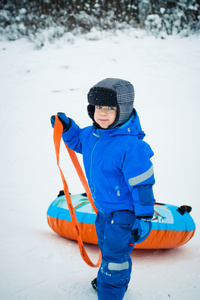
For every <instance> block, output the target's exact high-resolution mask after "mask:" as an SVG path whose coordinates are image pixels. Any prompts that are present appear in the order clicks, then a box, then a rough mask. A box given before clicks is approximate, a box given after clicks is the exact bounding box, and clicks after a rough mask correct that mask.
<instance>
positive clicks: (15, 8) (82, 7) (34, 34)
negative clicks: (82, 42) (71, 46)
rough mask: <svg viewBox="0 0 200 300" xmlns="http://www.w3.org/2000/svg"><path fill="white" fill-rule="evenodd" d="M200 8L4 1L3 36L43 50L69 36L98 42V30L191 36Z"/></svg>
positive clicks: (121, 0)
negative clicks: (28, 43) (47, 45)
mask: <svg viewBox="0 0 200 300" xmlns="http://www.w3.org/2000/svg"><path fill="white" fill-rule="evenodd" d="M199 8H200V0H187V1H186V0H179V1H174V0H151V1H150V0H141V1H138V0H132V1H129V0H115V1H111V0H107V1H104V0H90V1H87V2H85V1H82V0H73V1H68V0H32V1H28V0H18V1H16V0H14V1H9V0H4V1H3V2H2V3H0V35H1V36H4V37H5V38H7V39H9V40H15V39H18V38H20V37H22V36H26V37H28V38H29V39H30V40H32V41H35V43H36V44H37V45H39V44H40V45H41V46H42V45H43V44H44V43H45V42H46V41H48V42H53V41H54V40H55V39H58V38H60V37H63V36H64V35H65V34H66V33H67V32H68V33H69V32H71V33H72V34H73V35H77V34H79V35H83V34H84V35H87V36H89V33H90V32H91V35H90V36H93V38H94V32H95V30H96V33H97V31H98V32H102V31H103V30H108V31H112V30H113V31H114V32H115V31H116V30H118V29H119V30H126V29H128V28H140V29H145V30H146V31H147V32H148V34H152V35H155V36H156V37H159V36H161V37H162V36H163V34H166V35H172V34H180V35H181V36H188V35H191V34H196V33H199V31H200V11H199ZM94 28H95V30H94ZM40 35H41V37H39V36H40ZM95 35H96V37H95V38H97V37H98V36H100V35H99V34H95ZM39 41H40V42H39Z"/></svg>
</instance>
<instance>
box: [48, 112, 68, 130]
mask: <svg viewBox="0 0 200 300" xmlns="http://www.w3.org/2000/svg"><path fill="white" fill-rule="evenodd" d="M57 115H58V118H59V120H60V121H61V122H62V124H63V132H65V131H67V130H69V128H70V127H71V121H70V119H69V118H68V117H67V116H66V115H65V114H64V113H62V112H59V113H57ZM54 124H55V116H51V125H52V127H53V128H54Z"/></svg>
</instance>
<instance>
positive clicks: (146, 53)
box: [0, 33, 200, 300]
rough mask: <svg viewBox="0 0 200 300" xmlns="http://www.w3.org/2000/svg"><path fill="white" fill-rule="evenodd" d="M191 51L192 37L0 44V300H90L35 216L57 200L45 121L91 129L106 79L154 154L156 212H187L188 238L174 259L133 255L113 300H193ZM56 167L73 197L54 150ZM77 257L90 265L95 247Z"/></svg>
mask: <svg viewBox="0 0 200 300" xmlns="http://www.w3.org/2000/svg"><path fill="white" fill-rule="evenodd" d="M67 39H68V41H69V42H67ZM70 41H71V42H70ZM199 46H200V38H199V37H192V38H191V37H190V38H184V39H180V38H178V37H171V38H168V39H155V38H153V37H144V38H143V37H141V38H135V37H133V36H132V35H131V33H130V34H128V33H126V34H123V33H121V34H120V33H118V34H116V35H113V36H111V35H110V36H107V37H106V36H104V38H103V39H101V40H96V41H95V40H90V39H88V40H86V39H83V38H81V37H76V38H74V39H73V38H71V40H69V38H62V39H61V40H59V41H57V42H56V43H54V44H46V45H45V46H44V47H43V48H42V49H40V50H37V49H35V48H34V45H33V44H32V43H30V42H27V41H26V40H25V39H21V40H17V41H15V42H8V41H1V42H0V95H1V98H0V107H1V117H0V132H1V181H0V188H1V210H0V222H1V237H0V240H1V244H0V258H1V264H0V266H1V268H0V270H1V271H0V281H1V288H0V298H1V299H3V300H38V299H40V300H43V299H44V300H46V299H48V300H54V299H74V300H76V299H83V300H89V299H97V296H96V294H95V292H94V291H93V290H92V288H91V286H90V281H91V280H92V279H93V278H94V277H95V276H96V272H97V269H92V268H90V267H89V266H87V265H86V264H85V263H84V262H83V260H82V258H81V256H80V254H79V249H78V245H77V243H76V242H73V241H69V240H67V239H64V238H62V237H60V236H58V235H56V234H55V233H54V232H53V231H52V230H51V229H50V228H49V226H48V224H47V221H46V211H47V209H48V207H49V205H50V203H51V202H52V201H53V200H54V199H55V198H56V196H57V194H58V192H59V190H61V189H62V183H61V179H60V175H59V171H58V168H57V166H56V160H55V154H54V148H53V140H52V128H51V125H50V116H51V115H52V114H55V113H57V112H59V111H64V112H65V113H66V114H67V115H68V116H70V117H72V118H73V119H75V120H76V122H77V123H78V124H79V125H80V126H81V127H83V126H87V125H89V124H91V120H90V119H89V117H88V116H87V112H86V106H87V98H86V95H87V92H88V90H89V89H90V87H91V86H92V85H94V84H95V83H96V82H98V81H99V80H101V79H104V78H106V77H118V78H122V79H127V80H129V81H131V82H132V83H133V84H134V86H135V90H136V99H135V107H136V109H137V111H138V113H139V116H140V119H141V123H142V127H143V129H144V131H145V132H146V134H147V137H146V139H145V140H146V141H147V142H148V143H150V145H151V147H152V148H153V150H154V152H155V156H154V158H153V163H154V168H155V174H156V185H155V188H154V192H155V197H156V200H157V201H158V202H163V203H169V204H174V205H182V204H188V205H190V206H192V208H193V210H192V212H191V215H192V217H193V218H194V220H195V222H196V226H197V230H196V233H195V236H194V237H193V238H192V240H191V241H189V243H187V244H186V245H184V246H182V247H179V248H176V249H171V250H134V251H133V252H132V260H133V273H132V279H131V282H130V285H129V289H128V291H127V293H126V295H125V298H124V299H125V300H130V299H131V300H132V299H137V300H140V299H142V300H144V299H151V300H157V299H159V300H165V299H173V300H179V299H182V300H188V299H192V300H196V299H199V293H200V239H199V225H200V221H199V208H200V204H199V168H200V158H199V157H200V156H199V145H200V122H199V114H200V101H199V78H200V47H199ZM61 165H62V168H63V170H64V172H65V175H66V178H67V181H68V184H69V187H70V191H71V193H73V194H77V193H80V192H83V188H82V187H81V184H80V182H79V180H78V178H77V176H76V174H75V171H74V169H73V166H72V164H71V162H70V161H69V158H68V157H67V154H66V153H65V151H64V147H63V148H62V162H61ZM86 248H87V250H88V252H89V255H90V256H91V257H92V259H93V261H95V262H96V261H97V258H98V248H97V246H94V245H86Z"/></svg>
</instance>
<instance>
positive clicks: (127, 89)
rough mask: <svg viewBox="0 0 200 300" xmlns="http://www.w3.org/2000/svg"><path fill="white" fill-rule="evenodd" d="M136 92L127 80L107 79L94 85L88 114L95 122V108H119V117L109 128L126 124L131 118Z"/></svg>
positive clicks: (89, 97) (90, 93)
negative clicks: (98, 106) (96, 106)
mask: <svg viewBox="0 0 200 300" xmlns="http://www.w3.org/2000/svg"><path fill="white" fill-rule="evenodd" d="M134 98H135V92H134V87H133V85H132V84H131V83H130V82H129V81H126V80H122V79H118V78H106V79H104V80H102V81H100V82H98V83H97V84H96V85H94V86H93V87H92V88H91V89H90V91H89V93H88V102H89V105H88V114H89V116H90V118H92V120H93V121H94V107H95V105H100V106H117V116H116V119H115V121H114V123H113V124H111V125H110V126H109V128H115V127H117V126H119V125H121V124H124V123H125V122H126V121H127V120H128V119H129V118H130V116H131V113H132V110H133V103H134Z"/></svg>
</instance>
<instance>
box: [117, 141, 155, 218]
mask: <svg viewBox="0 0 200 300" xmlns="http://www.w3.org/2000/svg"><path fill="white" fill-rule="evenodd" d="M152 156H153V151H152V150H151V148H150V146H149V145H148V144H147V143H145V142H143V141H140V142H139V143H137V144H136V145H134V146H133V147H131V148H129V149H128V151H126V154H125V157H124V162H123V173H124V178H125V181H126V184H127V185H128V188H129V190H130V192H131V194H132V197H133V204H134V209H135V215H136V216H138V217H151V216H153V214H154V203H155V199H154V194H153V185H154V183H155V179H154V169H153V164H152V162H151V160H150V158H151V157H152Z"/></svg>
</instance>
